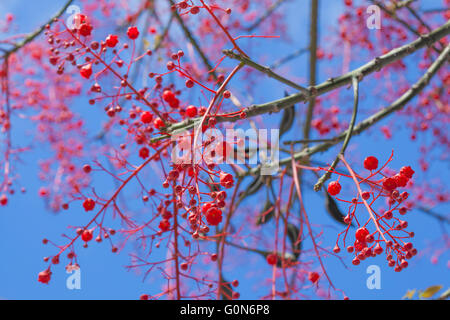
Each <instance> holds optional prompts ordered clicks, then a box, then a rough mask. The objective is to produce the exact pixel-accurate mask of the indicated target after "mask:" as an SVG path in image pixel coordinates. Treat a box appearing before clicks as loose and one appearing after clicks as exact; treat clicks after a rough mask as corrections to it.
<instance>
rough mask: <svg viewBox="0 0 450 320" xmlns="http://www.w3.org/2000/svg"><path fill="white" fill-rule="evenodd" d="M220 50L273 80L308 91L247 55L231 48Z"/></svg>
mask: <svg viewBox="0 0 450 320" xmlns="http://www.w3.org/2000/svg"><path fill="white" fill-rule="evenodd" d="M222 52H223V53H224V54H225V55H226V56H227V57H229V58H231V59H235V60H238V61H241V62H243V63H244V64H245V65H247V66H249V67H252V68H253V69H255V70H258V71H259V72H261V73H264V74H266V75H267V76H269V77H270V78H272V79H275V80H277V81H279V82H281V83H284V84H286V85H288V86H290V87H291V88H294V89H297V90H299V91H301V92H303V93H305V94H308V93H309V91H308V89H306V88H304V87H302V86H300V85H298V84H296V83H294V82H292V81H291V80H289V79H286V78H284V77H282V76H280V75H279V74H277V73H275V72H273V71H272V70H271V69H270V68H269V67H265V66H262V65H260V64H258V63H256V62H254V61H253V60H251V59H250V58H248V57H244V56H243V55H241V54H238V53H234V52H233V51H232V50H223V51H222Z"/></svg>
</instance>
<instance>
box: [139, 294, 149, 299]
mask: <svg viewBox="0 0 450 320" xmlns="http://www.w3.org/2000/svg"><path fill="white" fill-rule="evenodd" d="M149 298H150V297H149V296H148V294H141V296H140V297H139V300H148V299H149Z"/></svg>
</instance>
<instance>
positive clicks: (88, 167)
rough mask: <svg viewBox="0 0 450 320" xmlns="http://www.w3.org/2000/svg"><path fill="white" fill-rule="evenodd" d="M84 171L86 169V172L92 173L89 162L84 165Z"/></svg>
mask: <svg viewBox="0 0 450 320" xmlns="http://www.w3.org/2000/svg"><path fill="white" fill-rule="evenodd" d="M83 171H84V173H91V171H92V167H91V166H90V165H88V164H85V165H84V166H83Z"/></svg>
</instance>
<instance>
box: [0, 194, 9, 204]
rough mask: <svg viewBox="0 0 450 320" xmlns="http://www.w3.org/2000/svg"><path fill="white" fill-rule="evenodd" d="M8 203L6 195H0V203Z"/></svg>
mask: <svg viewBox="0 0 450 320" xmlns="http://www.w3.org/2000/svg"><path fill="white" fill-rule="evenodd" d="M7 204H8V197H7V196H6V195H4V194H2V196H1V197H0V205H2V206H6V205H7Z"/></svg>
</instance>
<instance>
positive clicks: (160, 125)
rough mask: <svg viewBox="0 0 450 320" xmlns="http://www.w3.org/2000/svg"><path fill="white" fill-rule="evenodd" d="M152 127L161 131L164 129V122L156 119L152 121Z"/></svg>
mask: <svg viewBox="0 0 450 320" xmlns="http://www.w3.org/2000/svg"><path fill="white" fill-rule="evenodd" d="M153 125H154V126H155V128H156V129H158V130H159V129H161V128H164V121H162V120H161V118H156V119H155V120H154V121H153Z"/></svg>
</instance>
